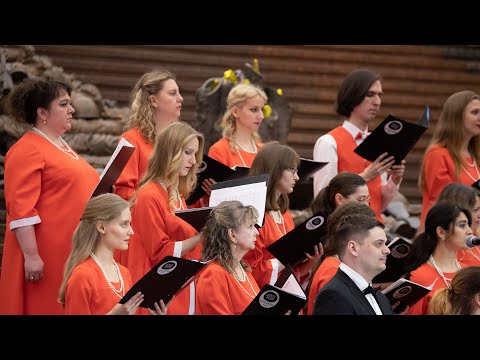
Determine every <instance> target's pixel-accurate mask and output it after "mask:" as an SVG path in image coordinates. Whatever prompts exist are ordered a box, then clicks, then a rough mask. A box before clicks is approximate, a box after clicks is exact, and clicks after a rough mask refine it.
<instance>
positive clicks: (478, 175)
mask: <svg viewBox="0 0 480 360" xmlns="http://www.w3.org/2000/svg"><path fill="white" fill-rule="evenodd" d="M467 164H468V165H469V166H470V167H474V168H475V171H476V172H477V178H476V179H475V178H474V177H473V176H472V175H470V173H469V172H468V171H467V169H465V166H463V165H462V169H463V171H465V174H467V176H468V177H469V178H470V179H472V180H473V181H474V182H475V181H477V180H479V179H480V172H479V171H478V166H477V164H476V162H475V159H473V165H470V164H469V163H468V162H467Z"/></svg>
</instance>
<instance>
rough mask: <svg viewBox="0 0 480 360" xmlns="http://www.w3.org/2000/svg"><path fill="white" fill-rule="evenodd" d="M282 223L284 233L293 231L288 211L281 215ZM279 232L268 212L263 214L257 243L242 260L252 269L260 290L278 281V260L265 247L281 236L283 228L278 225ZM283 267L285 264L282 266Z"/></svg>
mask: <svg viewBox="0 0 480 360" xmlns="http://www.w3.org/2000/svg"><path fill="white" fill-rule="evenodd" d="M283 221H284V224H285V230H286V232H289V231H291V230H293V228H294V227H295V225H294V223H293V219H292V215H291V214H290V211H288V210H287V211H286V212H285V213H284V214H283ZM278 226H279V227H280V229H281V230H279V229H278V228H277V225H275V220H273V218H272V217H271V216H270V214H269V213H268V212H266V213H265V223H264V225H263V226H262V228H261V229H260V230H259V231H258V232H259V234H258V235H257V241H256V242H255V249H253V250H250V251H249V252H248V253H247V254H246V255H245V256H244V257H243V258H244V259H245V260H246V261H247V262H248V263H249V264H250V266H251V267H252V274H253V277H254V278H255V281H256V282H257V284H258V286H259V287H260V288H262V287H263V286H264V285H265V284H271V285H273V284H275V282H276V281H277V279H278V276H279V271H278V263H279V261H278V259H276V258H274V257H273V255H272V254H270V253H269V252H268V250H267V249H266V248H267V246H269V245H271V244H273V243H274V242H275V241H277V240H278V239H280V238H281V237H282V236H283V235H282V234H281V233H280V231H282V232H283V227H282V225H281V224H278ZM283 265H285V264H283Z"/></svg>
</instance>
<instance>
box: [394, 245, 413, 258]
mask: <svg viewBox="0 0 480 360" xmlns="http://www.w3.org/2000/svg"><path fill="white" fill-rule="evenodd" d="M409 252H410V246H408V245H407V244H398V245H396V246H394V247H392V249H391V250H390V253H391V254H392V256H393V257H395V258H398V259H401V258H404V257H405V256H407V255H408V253H409Z"/></svg>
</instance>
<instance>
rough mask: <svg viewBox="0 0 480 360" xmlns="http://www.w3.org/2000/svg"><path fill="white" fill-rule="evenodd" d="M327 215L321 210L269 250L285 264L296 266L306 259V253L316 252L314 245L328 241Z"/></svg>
mask: <svg viewBox="0 0 480 360" xmlns="http://www.w3.org/2000/svg"><path fill="white" fill-rule="evenodd" d="M326 220H327V219H326V217H325V215H324V214H323V213H322V212H321V211H319V212H317V213H316V214H314V215H313V216H311V217H310V218H309V219H307V220H305V221H304V222H303V223H301V224H300V225H298V226H297V227H295V228H294V229H293V230H292V231H289V232H288V233H287V234H285V235H284V236H282V237H281V238H280V239H278V240H277V241H275V242H274V243H273V244H271V245H269V246H267V250H268V251H269V252H270V253H271V254H272V255H273V256H275V257H276V258H277V259H278V260H279V261H280V262H281V263H282V264H283V265H287V264H290V265H292V266H295V265H296V264H298V263H300V262H302V261H303V260H305V259H306V253H308V254H310V255H312V254H314V253H315V252H314V246H315V245H318V243H319V242H321V243H322V244H323V245H325V243H326V241H327V222H326Z"/></svg>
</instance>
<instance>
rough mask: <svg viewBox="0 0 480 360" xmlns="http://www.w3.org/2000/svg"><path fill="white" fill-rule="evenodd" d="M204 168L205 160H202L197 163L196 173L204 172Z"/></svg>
mask: <svg viewBox="0 0 480 360" xmlns="http://www.w3.org/2000/svg"><path fill="white" fill-rule="evenodd" d="M206 168H207V163H206V162H205V161H202V162H201V163H200V165H198V169H197V174H200V173H201V172H204V171H205V169H206Z"/></svg>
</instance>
